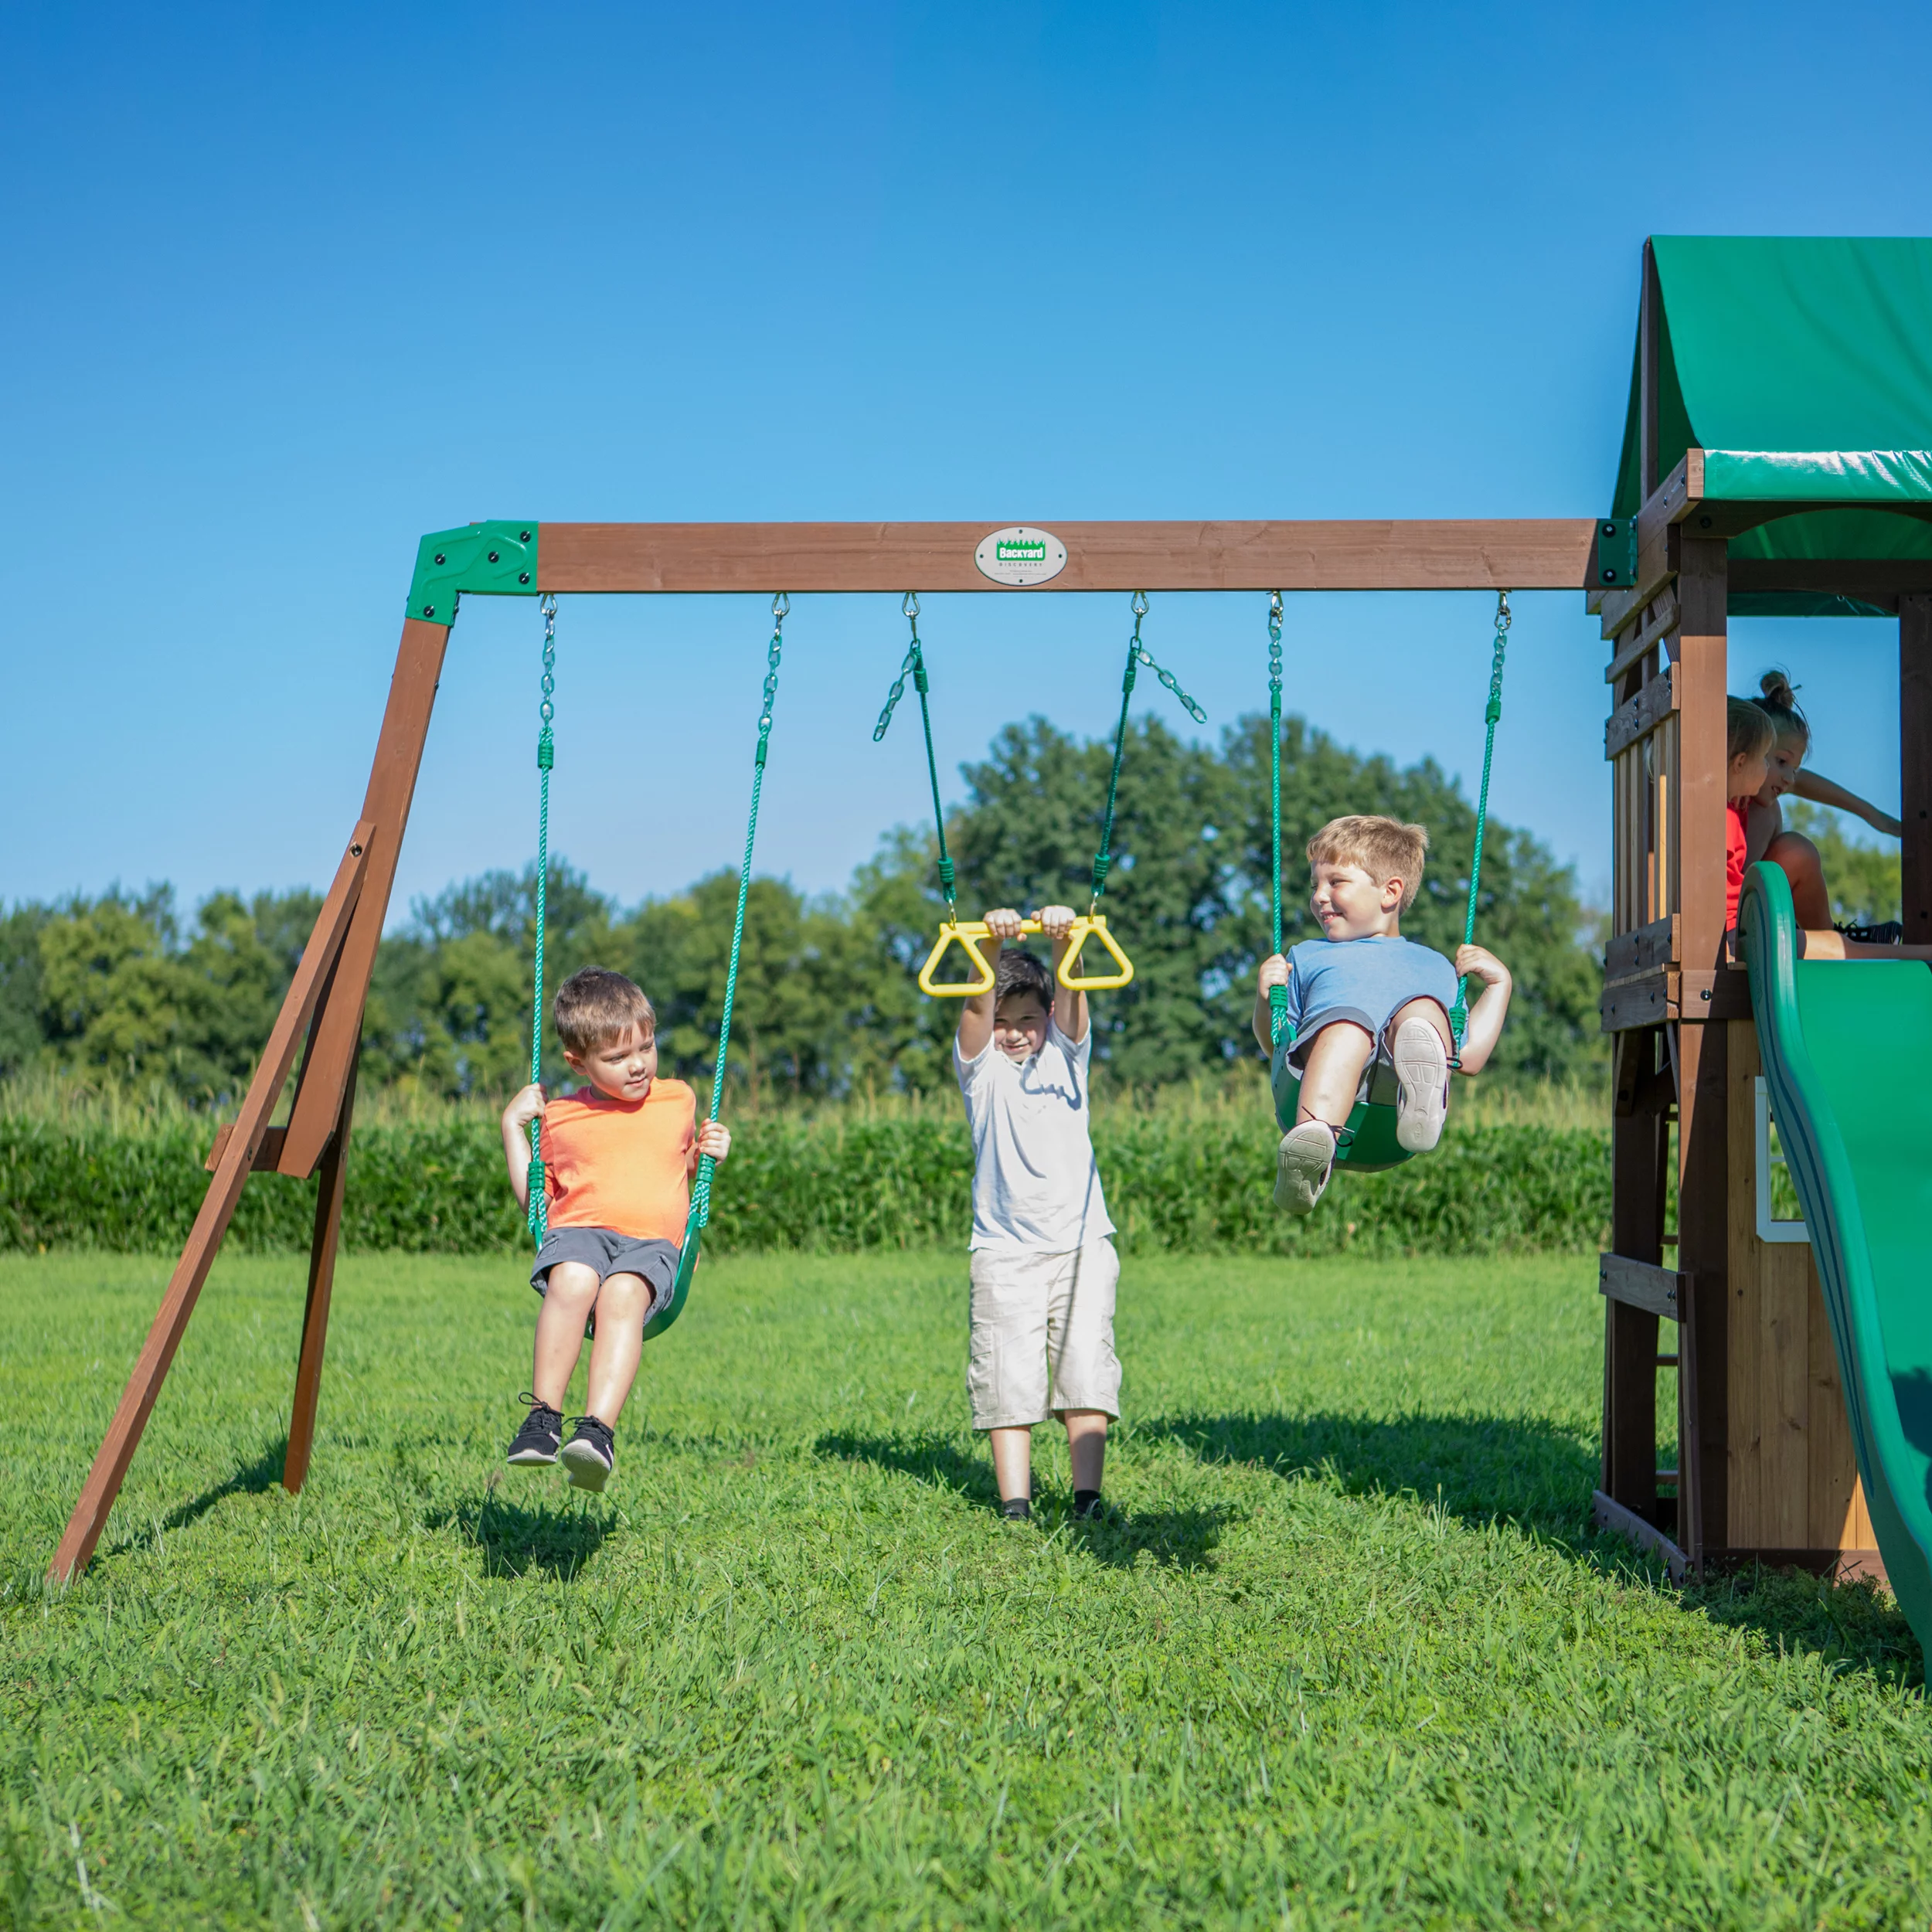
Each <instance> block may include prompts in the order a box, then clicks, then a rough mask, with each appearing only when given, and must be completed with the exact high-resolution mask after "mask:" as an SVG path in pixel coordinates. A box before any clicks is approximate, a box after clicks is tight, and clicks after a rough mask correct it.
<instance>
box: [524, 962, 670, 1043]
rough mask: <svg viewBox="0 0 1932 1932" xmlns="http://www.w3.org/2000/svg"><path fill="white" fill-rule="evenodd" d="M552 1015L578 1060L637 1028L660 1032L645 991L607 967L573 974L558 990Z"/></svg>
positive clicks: (561, 1037)
mask: <svg viewBox="0 0 1932 1932" xmlns="http://www.w3.org/2000/svg"><path fill="white" fill-rule="evenodd" d="M550 1014H551V1017H552V1019H554V1020H555V1021H556V1036H557V1038H558V1039H560V1040H561V1041H562V1042H563V1046H564V1049H565V1051H566V1052H567V1053H575V1054H576V1055H577V1056H578V1058H579V1059H581V1058H582V1057H583V1056H584V1055H585V1054H586V1053H597V1052H598V1051H599V1050H600V1049H602V1048H604V1047H606V1046H615V1045H616V1044H617V1042H618V1041H619V1040H621V1039H623V1037H624V1035H625V1034H626V1033H628V1032H629V1031H630V1030H631V1028H632V1027H634V1026H641V1027H642V1028H643V1029H644V1030H645V1032H646V1033H655V1032H656V1031H657V1030H658V1010H657V1009H656V1008H655V1006H653V1005H651V1002H650V1001H649V999H648V998H646V997H645V991H644V988H642V987H641V986H640V985H638V983H637V981H635V980H634V979H626V978H624V975H623V974H621V973H614V972H612V971H610V969H609V968H607V967H604V966H586V967H585V968H583V970H582V971H580V972H575V973H573V974H572V975H570V978H568V979H566V981H564V982H563V985H561V986H560V987H559V988H557V989H556V1004H555V1005H553V1007H552V1008H551V1009H550Z"/></svg>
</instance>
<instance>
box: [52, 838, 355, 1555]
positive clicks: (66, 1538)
mask: <svg viewBox="0 0 1932 1932" xmlns="http://www.w3.org/2000/svg"><path fill="white" fill-rule="evenodd" d="M373 835H374V828H372V826H371V825H369V821H367V820H364V821H362V823H361V824H360V825H358V826H357V827H356V828H355V832H354V833H353V834H352V835H351V837H350V838H349V849H348V850H347V851H346V852H344V853H343V855H342V862H341V863H340V864H339V865H338V866H337V867H336V869H335V881H334V883H332V885H331V886H330V887H329V889H328V896H327V897H326V898H325V900H323V902H322V910H321V915H320V917H318V919H317V920H316V921H315V930H314V931H313V932H311V934H309V936H308V945H307V946H306V947H304V949H303V951H302V957H301V964H300V965H299V966H298V967H297V968H296V969H295V977H294V981H292V982H291V985H290V986H289V988H288V994H287V998H285V999H284V1001H283V1002H282V1010H281V1013H280V1014H279V1015H277V1019H276V1021H275V1025H274V1030H273V1031H272V1032H270V1034H269V1036H268V1044H267V1046H266V1047H265V1048H264V1049H263V1052H262V1056H261V1059H260V1062H259V1063H257V1066H256V1068H255V1077H254V1078H253V1080H251V1081H250V1083H249V1087H248V1095H247V1098H246V1099H245V1100H243V1102H242V1107H241V1113H240V1117H238V1118H237V1119H236V1122H235V1126H234V1131H233V1132H232V1133H231V1134H230V1135H229V1136H228V1139H227V1143H226V1146H225V1147H224V1148H223V1150H222V1155H221V1158H220V1161H219V1162H218V1163H217V1165H216V1168H215V1177H214V1179H213V1180H212V1181H210V1182H209V1184H208V1192H206V1194H205V1195H204V1196H202V1203H201V1210H200V1212H199V1213H198V1214H196V1216H195V1225H194V1226H193V1227H192V1229H191V1230H189V1236H188V1240H187V1244H186V1246H185V1247H183V1248H182V1251H181V1259H180V1260H179V1261H177V1262H176V1263H175V1271H174V1274H173V1275H172V1277H171V1278H170V1280H169V1281H168V1290H167V1292H166V1294H164V1295H163V1296H162V1301H161V1307H160V1309H159V1310H158V1312H157V1313H156V1315H155V1319H154V1325H153V1326H152V1327H151V1328H150V1329H149V1330H148V1339H147V1342H145V1344H144V1345H143V1346H142V1349H141V1354H140V1356H139V1358H138V1359H137V1360H136V1362H135V1363H134V1372H133V1373H132V1374H131V1376H129V1377H128V1386H127V1387H126V1388H125V1389H123V1390H122V1392H121V1402H120V1405H119V1406H118V1407H117V1408H116V1410H114V1420H113V1421H112V1422H111V1423H109V1424H108V1426H107V1436H106V1437H105V1439H104V1440H103V1441H102V1443H101V1445H100V1450H99V1451H98V1452H97V1454H96V1455H95V1457H94V1467H93V1468H91V1469H90V1470H89V1471H88V1472H87V1481H86V1482H85V1483H84V1484H83V1485H82V1487H81V1491H80V1501H79V1502H77V1503H76V1504H75V1505H74V1508H73V1515H71V1516H70V1518H69V1519H68V1520H67V1527H66V1532H65V1533H64V1534H63V1536H62V1537H61V1539H60V1548H59V1549H56V1551H55V1553H54V1559H53V1563H52V1565H51V1566H50V1567H49V1571H48V1574H49V1577H52V1578H53V1580H55V1581H56V1582H57V1583H67V1582H70V1581H71V1580H73V1577H76V1576H77V1575H78V1574H79V1573H80V1571H81V1570H83V1569H84V1568H85V1567H86V1566H87V1559H88V1558H89V1557H90V1556H92V1555H93V1554H94V1545H95V1544H96V1543H98V1542H99V1541H100V1532H101V1531H102V1530H103V1529H105V1528H106V1527H107V1512H108V1511H109V1510H111V1509H113V1507H114V1498H115V1497H116V1496H117V1495H119V1494H120V1493H121V1483H122V1482H123V1481H124V1479H125V1478H126V1476H127V1474H128V1464H129V1463H131V1461H133V1460H134V1451H135V1449H136V1448H137V1447H138V1445H139V1444H140V1441H141V1432H142V1430H145V1428H146V1427H147V1426H148V1416H149V1415H150V1414H151V1413H152V1411H153V1409H154V1406H155V1397H156V1396H158V1395H159V1394H160V1393H161V1385H162V1382H163V1380H164V1379H165V1378H166V1376H167V1373H168V1367H169V1365H170V1364H171V1363H172V1362H173V1361H174V1359H175V1349H178V1348H179V1346H180V1345H181V1338H182V1333H183V1332H184V1331H185V1329H186V1328H187V1326H188V1318H189V1316H190V1315H192V1314H193V1313H194V1311H195V1303H196V1301H197V1300H198V1299H199V1297H200V1294H201V1291H202V1284H203V1283H204V1282H205V1281H206V1280H207V1279H208V1270H209V1268H210V1267H212V1266H213V1264H214V1259H215V1255H216V1251H217V1250H219V1247H220V1246H221V1240H222V1236H223V1235H224V1234H226V1233H227V1232H228V1223H229V1221H230V1219H231V1218H232V1217H233V1214H234V1212H235V1203H236V1202H237V1201H239V1200H240V1199H241V1191H242V1185H243V1182H245V1181H246V1180H247V1178H248V1175H249V1171H250V1168H253V1165H254V1164H255V1156H256V1154H257V1151H259V1150H260V1146H261V1144H262V1137H263V1135H264V1133H265V1132H266V1131H267V1126H268V1117H269V1115H270V1114H272V1113H273V1112H274V1110H275V1104H276V1102H277V1100H280V1099H281V1092H282V1087H283V1086H284V1083H285V1082H286V1081H287V1079H288V1072H289V1069H290V1068H291V1066H293V1065H294V1062H295V1053H296V1049H297V1048H298V1046H300V1045H301V1038H302V1031H303V1029H304V1028H305V1027H306V1026H308V1022H309V1019H310V1017H311V1015H312V1014H313V1013H314V1012H315V1007H316V1003H317V1002H318V1000H319V998H321V992H322V988H323V985H324V983H325V981H327V980H328V976H329V974H330V971H332V968H334V966H335V961H336V957H337V956H338V954H339V953H340V952H341V951H342V945H343V942H344V937H345V934H346V933H347V932H348V930H349V923H350V920H351V919H352V916H353V915H354V913H355V908H356V906H357V903H358V902H359V897H360V895H361V892H362V880H363V877H364V873H365V869H366V866H367V864H368V862H369V842H370V840H371V838H372V837H373Z"/></svg>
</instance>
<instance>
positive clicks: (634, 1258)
mask: <svg viewBox="0 0 1932 1932" xmlns="http://www.w3.org/2000/svg"><path fill="white" fill-rule="evenodd" d="M681 1252H682V1250H680V1249H679V1246H678V1244H677V1243H676V1242H675V1241H664V1240H658V1239H656V1238H655V1237H652V1238H649V1239H646V1240H638V1237H637V1236H635V1235H631V1234H619V1233H617V1232H616V1231H615V1230H614V1229H611V1228H552V1229H551V1230H549V1232H548V1233H546V1234H545V1236H544V1237H543V1247H540V1248H539V1249H538V1250H537V1251H536V1260H535V1261H533V1262H532V1264H530V1286H531V1287H533V1288H535V1289H536V1291H537V1293H538V1294H544V1293H546V1291H548V1289H549V1285H550V1270H552V1269H553V1267H556V1264H558V1263H559V1262H560V1261H581V1262H582V1263H583V1265H584V1266H585V1267H587V1268H595V1269H596V1270H597V1280H598V1281H599V1283H600V1284H601V1283H602V1282H603V1281H604V1279H605V1278H606V1277H607V1276H610V1275H613V1274H638V1275H641V1276H642V1277H644V1279H645V1281H646V1282H647V1283H648V1284H649V1286H650V1289H651V1308H650V1312H649V1314H647V1315H645V1320H646V1321H649V1320H650V1319H651V1316H653V1315H662V1313H663V1312H664V1311H665V1309H666V1308H669V1307H670V1305H671V1291H672V1288H673V1287H675V1286H676V1285H677V1280H678V1257H679V1254H680V1253H681Z"/></svg>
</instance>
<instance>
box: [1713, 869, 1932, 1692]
mask: <svg viewBox="0 0 1932 1932" xmlns="http://www.w3.org/2000/svg"><path fill="white" fill-rule="evenodd" d="M1738 929H1739V934H1740V938H1741V940H1742V941H1743V949H1744V960H1745V964H1746V965H1747V967H1748V968H1750V976H1751V1005H1752V1009H1753V1012H1755V1014H1756V1015H1757V1041H1758V1047H1759V1050H1760V1053H1761V1054H1762V1055H1763V1057H1764V1077H1765V1080H1766V1081H1767V1083H1768V1085H1769V1087H1770V1097H1771V1112H1772V1114H1773V1117H1774V1118H1775V1119H1776V1121H1777V1131H1778V1138H1779V1140H1780V1141H1781V1144H1782V1145H1783V1148H1784V1159H1785V1162H1786V1165H1787V1168H1789V1170H1790V1172H1791V1178H1792V1179H1793V1180H1794V1182H1796V1183H1797V1185H1798V1199H1799V1200H1800V1201H1801V1202H1803V1203H1804V1220H1805V1225H1806V1226H1807V1227H1808V1229H1809V1230H1810V1233H1811V1253H1812V1257H1813V1259H1814V1260H1815V1261H1816V1263H1817V1264H1818V1281H1819V1282H1820V1284H1821V1286H1822V1287H1823V1288H1824V1291H1825V1310H1826V1312H1827V1313H1828V1315H1830V1317H1831V1321H1832V1340H1833V1342H1834V1343H1835V1345H1836V1347H1837V1349H1838V1374H1839V1377H1840V1379H1841V1380H1842V1383H1843V1384H1844V1388H1845V1407H1846V1409H1847V1410H1848V1411H1849V1414H1850V1417H1851V1423H1852V1440H1854V1442H1855V1444H1857V1447H1858V1465H1859V1476H1860V1478H1862V1480H1863V1481H1864V1484H1865V1499H1866V1505H1867V1506H1868V1507H1869V1509H1870V1511H1871V1513H1872V1529H1873V1530H1874V1531H1875V1532H1876V1535H1877V1537H1878V1544H1879V1554H1880V1555H1881V1556H1883V1557H1884V1559H1885V1567H1886V1573H1887V1575H1888V1576H1889V1577H1890V1579H1891V1584H1892V1589H1893V1594H1895V1595H1896V1597H1897V1598H1898V1600H1899V1606H1900V1608H1901V1609H1902V1610H1903V1611H1904V1612H1905V1614H1906V1619H1907V1620H1908V1621H1910V1624H1911V1626H1912V1629H1913V1633H1914V1634H1915V1635H1917V1638H1918V1640H1919V1642H1920V1646H1921V1647H1922V1648H1924V1649H1925V1650H1926V1651H1927V1652H1928V1653H1932V966H1928V965H1927V964H1926V963H1925V962H1924V961H1921V960H1910V959H1900V960H1830V961H1827V960H1815V961H1810V962H1807V961H1804V960H1802V959H1801V958H1800V957H1798V923H1797V920H1796V919H1795V918H1794V916H1793V913H1792V910H1791V883H1790V881H1789V880H1788V879H1786V877H1785V876H1784V873H1783V872H1781V871H1779V870H1778V869H1777V867H1776V866H1766V865H1757V866H1752V867H1751V868H1750V871H1749V872H1747V873H1746V875H1745V878H1744V893H1743V899H1742V900H1741V901H1740V904H1739V906H1738Z"/></svg>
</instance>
